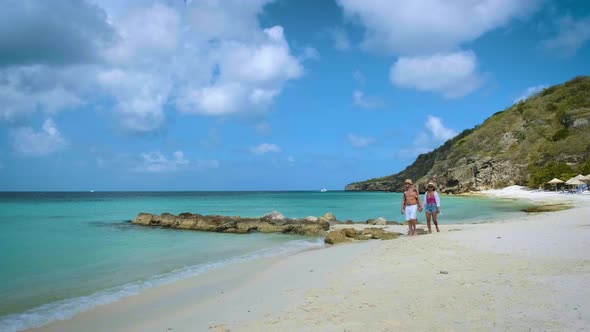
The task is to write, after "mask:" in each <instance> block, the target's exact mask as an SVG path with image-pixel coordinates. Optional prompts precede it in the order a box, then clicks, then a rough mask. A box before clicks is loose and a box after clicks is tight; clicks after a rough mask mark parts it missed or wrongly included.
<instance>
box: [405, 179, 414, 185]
mask: <svg viewBox="0 0 590 332" xmlns="http://www.w3.org/2000/svg"><path fill="white" fill-rule="evenodd" d="M405 183H409V184H413V183H412V180H411V179H406V182H405Z"/></svg>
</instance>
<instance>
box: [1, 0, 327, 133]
mask: <svg viewBox="0 0 590 332" xmlns="http://www.w3.org/2000/svg"><path fill="white" fill-rule="evenodd" d="M91 1H92V2H93V3H94V4H95V5H84V6H82V7H84V8H82V9H84V10H82V9H80V10H79V11H70V10H68V11H64V13H61V12H58V10H59V9H60V8H62V7H63V6H62V4H67V2H66V1H63V0H56V2H58V4H60V5H55V6H54V5H53V3H52V5H51V6H45V7H47V8H45V12H46V14H47V15H48V16H51V15H53V16H55V17H58V18H60V19H61V20H63V22H65V23H63V22H62V23H63V24H62V23H60V24H62V25H64V27H65V28H64V29H66V28H67V26H68V24H70V25H73V26H74V27H77V26H78V25H83V24H93V25H92V26H81V27H78V28H76V29H78V30H76V31H79V32H80V34H77V33H74V32H72V33H67V34H63V36H61V35H60V37H59V38H54V39H52V40H51V43H55V44H59V45H61V46H59V45H57V46H55V45H50V46H51V47H49V46H48V51H47V52H46V53H47V54H45V55H44V53H43V52H37V53H35V54H34V56H31V57H30V59H28V60H27V61H26V62H27V63H25V64H23V63H22V61H20V60H19V59H21V57H19V56H14V57H13V56H11V55H10V54H13V53H14V52H17V51H19V50H16V51H14V52H13V53H10V54H8V56H5V53H4V52H0V53H2V54H3V56H0V78H1V79H0V99H1V100H2V101H3V105H2V107H0V121H1V120H4V121H12V120H13V119H14V118H17V117H18V116H21V115H23V114H31V113H34V112H37V111H44V112H48V113H53V112H57V111H61V110H63V109H68V108H76V107H78V106H80V105H82V104H86V103H88V104H91V103H94V102H96V101H100V102H101V103H104V100H105V99H106V100H108V101H110V102H111V103H112V105H113V107H112V109H113V110H114V111H115V118H116V119H118V120H119V121H120V124H121V126H122V127H124V128H126V129H128V130H131V131H134V132H151V131H156V130H159V129H160V128H161V127H162V126H163V125H164V124H165V123H166V122H167V112H169V111H174V110H175V108H176V110H179V111H182V112H188V113H199V114H204V115H213V116H217V115H229V114H234V113H242V114H249V113H257V114H258V113H262V114H264V112H265V111H267V110H269V109H270V105H271V104H272V103H273V102H274V100H275V99H276V98H277V97H278V96H279V95H280V93H281V91H282V90H283V87H284V85H285V84H286V82H288V81H290V80H294V79H297V78H299V77H301V76H302V75H303V73H304V68H303V65H302V61H304V60H306V59H315V58H317V57H318V56H319V55H318V52H317V50H315V49H313V48H311V47H305V48H303V49H302V54H301V55H295V54H293V52H292V51H291V49H290V47H289V45H288V43H287V40H286V37H285V32H284V31H283V28H282V27H280V26H273V27H269V28H267V29H263V28H262V27H260V22H259V15H260V14H261V13H262V11H263V7H264V6H265V5H266V4H267V3H269V2H270V1H269V0H252V1H246V2H244V1H240V0H227V1H192V2H190V3H188V5H186V6H185V4H184V3H183V2H182V1H178V2H176V1H173V2H170V1H168V2H157V1H150V2H147V3H146V2H145V1H136V0H130V1H124V2H119V1H112V0H91ZM21 7H22V8H21V9H22V10H23V11H24V13H23V14H22V15H18V17H16V18H15V19H13V20H12V21H14V20H16V21H19V20H22V21H23V22H24V21H26V20H25V18H24V17H25V16H27V15H28V14H31V12H27V10H28V9H27V8H29V7H30V8H33V7H35V8H36V7H38V6H37V5H35V6H33V7H31V6H29V7H27V6H21ZM102 8H104V10H103V9H102ZM105 11H106V15H105ZM4 13H6V12H5V11H4V12H2V13H0V18H2V17H3V15H4ZM77 15H80V18H88V22H86V23H84V22H85V21H83V20H78V18H77ZM70 16H76V20H73V21H72V20H70V19H71V17H70ZM27 17H28V16H27ZM0 21H1V20H0ZM38 21H39V22H40V23H39V22H28V21H27V22H28V23H27V22H25V23H26V24H24V23H23V24H21V25H18V24H17V25H18V26H23V27H24V28H26V29H33V28H34V29H38V30H40V31H41V30H42V29H44V27H45V26H46V25H47V24H49V23H51V22H49V23H47V22H46V20H38ZM2 22H4V21H2ZM19 22H20V21H19ZM68 22H69V23H68ZM21 23H22V22H21ZM46 23H47V24H46ZM54 23H55V22H54ZM58 23H59V22H58ZM66 23H67V24H66ZM2 24H3V23H0V26H2ZM51 24H53V23H51ZM56 24H57V23H56ZM60 26H61V25H60ZM48 28H52V26H49V27H48ZM62 28H63V27H62ZM62 28H60V29H62ZM67 29H69V28H67ZM67 29H66V30H67ZM54 30H55V31H61V30H59V29H57V30H56V29H54ZM62 30H63V29H62ZM1 31H11V32H10V33H8V34H2V33H1ZM1 31H0V49H2V47H5V46H6V45H7V44H6V43H7V42H6V41H7V40H9V41H10V40H12V39H10V38H12V37H11V36H13V35H14V34H13V33H12V30H10V29H7V30H6V29H5V30H1ZM52 31H53V30H52ZM91 32H92V33H91ZM82 37H84V38H88V40H84V41H83V42H80V43H79V42H77V41H78V40H79V39H80V38H82ZM60 38H64V39H67V40H66V41H62V40H60ZM55 40H58V42H55ZM13 44H14V43H13ZM10 45H12V44H10ZM10 45H8V46H10ZM15 45H16V44H15ZM71 45H75V46H76V47H81V48H84V47H86V48H88V49H89V50H91V53H92V54H93V55H94V57H92V58H90V57H87V56H86V55H85V54H86V53H88V52H86V51H84V52H86V53H84V54H82V53H80V54H78V55H76V56H75V57H74V58H68V57H67V56H68V54H70V53H71V52H70V51H71V50H70V48H71V47H70V46H71ZM96 45H99V46H100V47H97V46H96ZM13 46H14V45H13ZM17 46H18V45H17ZM42 46H43V45H41V46H39V47H41V48H42V49H43V47H42ZM58 46H59V47H61V48H60V49H58V50H57V51H55V52H52V51H51V50H52V49H54V48H56V47H58ZM10 47H12V46H10ZM10 47H9V48H10ZM5 48H6V47H5ZM7 50H8V48H7ZM21 51H23V52H27V50H26V49H23V50H21ZM74 51H76V52H78V50H74ZM11 52H12V51H11ZM72 52H73V51H72ZM80 52H82V51H80ZM89 52H90V51H89ZM17 55H18V54H17ZM50 57H51V58H50ZM59 57H61V58H59ZM4 60H6V61H7V63H6V67H4V68H3V67H2V65H3V64H4V63H1V62H2V61H4ZM29 62H31V63H29ZM80 62H83V63H84V66H82V65H80ZM50 63H60V64H62V65H61V66H60V67H56V66H49V65H48V64H50ZM29 68H33V69H29ZM9 71H10V72H9ZM31 72H37V74H35V75H33V74H31ZM62 73H70V74H68V75H65V74H62ZM72 73H75V75H73V74H72ZM9 74H10V75H9ZM31 85H32V86H31ZM165 110H166V111H165Z"/></svg>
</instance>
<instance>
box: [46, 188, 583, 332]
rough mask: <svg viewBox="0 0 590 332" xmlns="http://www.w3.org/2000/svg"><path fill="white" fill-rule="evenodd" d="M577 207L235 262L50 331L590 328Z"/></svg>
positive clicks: (580, 203) (580, 210)
mask: <svg viewBox="0 0 590 332" xmlns="http://www.w3.org/2000/svg"><path fill="white" fill-rule="evenodd" d="M576 205H577V207H576V208H575V209H571V210H566V211H560V212H551V213H544V214H529V215H527V216H524V217H521V218H516V219H513V220H508V221H505V222H499V223H488V224H478V225H444V224H443V225H442V227H441V228H442V232H441V233H438V234H432V235H423V236H418V237H401V238H399V239H396V240H391V241H369V242H363V243H358V244H352V245H341V246H335V247H332V248H328V249H321V250H313V251H307V252H304V253H300V254H297V255H293V256H290V257H286V258H283V259H280V260H266V261H265V260H261V261H258V262H256V263H249V264H248V265H236V266H232V267H227V268H223V269H219V270H217V271H212V272H209V273H207V274H205V275H202V276H200V277H197V278H193V279H189V280H185V281H181V282H177V283H174V284H171V285H168V286H163V287H159V288H154V289H151V290H148V291H146V292H144V293H142V294H140V295H138V296H133V297H130V298H127V299H123V300H121V301H119V302H116V303H113V304H109V305H106V306H101V307H98V308H96V309H94V310H91V311H89V312H86V313H82V314H80V315H78V316H76V317H74V318H73V319H71V320H67V321H63V322H56V323H53V324H51V325H49V326H46V327H44V328H42V329H41V330H43V331H107V330H108V331H204V330H205V331H206V330H207V329H209V330H213V331H227V330H231V331H400V330H402V331H403V330H427V331H429V330H433V331H435V330H442V331H455V330H514V331H523V330H529V329H531V330H533V331H538V330H550V331H564V330H567V331H576V330H588V329H590V302H589V300H588V299H590V204H588V201H587V200H586V199H579V200H578V199H576ZM356 227H362V226H356ZM421 227H425V226H421ZM388 228H389V229H392V230H396V231H400V232H403V231H405V229H406V228H405V227H404V226H388ZM441 272H443V273H441ZM444 272H448V273H444ZM221 292H223V294H222V293H221ZM169 329H171V330H169Z"/></svg>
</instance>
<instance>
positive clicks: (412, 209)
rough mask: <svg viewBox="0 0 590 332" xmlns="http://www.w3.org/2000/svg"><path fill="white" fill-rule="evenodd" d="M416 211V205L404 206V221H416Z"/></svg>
mask: <svg viewBox="0 0 590 332" xmlns="http://www.w3.org/2000/svg"><path fill="white" fill-rule="evenodd" d="M417 211H418V204H414V205H406V221H409V220H413V219H416V212H417Z"/></svg>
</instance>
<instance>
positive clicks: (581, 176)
mask: <svg viewBox="0 0 590 332" xmlns="http://www.w3.org/2000/svg"><path fill="white" fill-rule="evenodd" d="M574 179H578V180H580V181H590V177H588V176H584V175H582V174H578V175H576V176H574Z"/></svg>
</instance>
